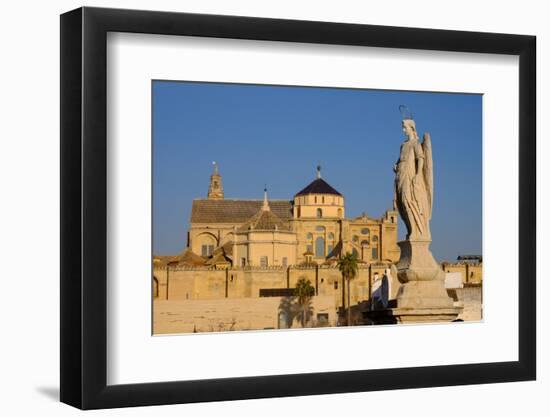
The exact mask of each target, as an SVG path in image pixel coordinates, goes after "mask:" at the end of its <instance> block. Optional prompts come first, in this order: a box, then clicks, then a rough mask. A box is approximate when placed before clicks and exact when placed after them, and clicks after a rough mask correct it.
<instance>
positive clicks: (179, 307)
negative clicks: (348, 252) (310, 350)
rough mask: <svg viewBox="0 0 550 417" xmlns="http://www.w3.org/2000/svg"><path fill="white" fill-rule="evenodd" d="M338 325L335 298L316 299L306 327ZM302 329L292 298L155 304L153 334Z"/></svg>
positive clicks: (185, 301) (181, 301)
mask: <svg viewBox="0 0 550 417" xmlns="http://www.w3.org/2000/svg"><path fill="white" fill-rule="evenodd" d="M325 318H326V319H325ZM336 322H337V315H336V308H335V306H334V303H333V298H332V297H322V296H316V297H313V299H312V301H311V307H310V309H309V314H308V322H307V327H324V326H335V325H336ZM299 327H301V316H300V313H299V310H298V308H297V307H296V304H295V300H293V299H292V298H291V297H267V298H233V299H219V300H177V301H172V300H169V301H166V300H161V299H156V300H155V301H154V308H153V333H154V334H166V333H191V332H197V333H202V332H221V331H238V330H262V329H280V328H299Z"/></svg>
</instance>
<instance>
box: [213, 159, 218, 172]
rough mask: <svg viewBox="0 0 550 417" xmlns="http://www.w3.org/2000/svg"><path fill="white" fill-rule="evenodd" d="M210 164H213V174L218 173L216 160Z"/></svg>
mask: <svg viewBox="0 0 550 417" xmlns="http://www.w3.org/2000/svg"><path fill="white" fill-rule="evenodd" d="M212 165H214V175H218V163H217V162H216V161H212Z"/></svg>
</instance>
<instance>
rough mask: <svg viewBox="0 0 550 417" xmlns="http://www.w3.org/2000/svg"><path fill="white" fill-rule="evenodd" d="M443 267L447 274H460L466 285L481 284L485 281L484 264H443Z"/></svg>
mask: <svg viewBox="0 0 550 417" xmlns="http://www.w3.org/2000/svg"><path fill="white" fill-rule="evenodd" d="M441 267H442V268H443V270H444V271H445V272H459V273H460V274H461V276H462V282H463V283H464V284H480V283H481V282H482V281H483V265H482V264H469V263H466V262H464V263H447V262H443V263H442V264H441Z"/></svg>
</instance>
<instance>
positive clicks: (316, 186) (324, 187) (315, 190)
mask: <svg viewBox="0 0 550 417" xmlns="http://www.w3.org/2000/svg"><path fill="white" fill-rule="evenodd" d="M306 194H334V195H340V196H341V195H342V194H340V193H339V192H338V191H336V190H335V189H334V188H332V186H331V185H330V184H329V183H328V182H326V181H325V180H324V179H322V178H317V179H315V180H313V181H312V182H311V183H310V184H309V185H308V186H307V187H306V188H304V189H303V190H302V191H300V192H299V193H298V194H296V195H297V196H298V195H306Z"/></svg>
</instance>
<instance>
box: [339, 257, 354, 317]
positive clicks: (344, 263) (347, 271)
mask: <svg viewBox="0 0 550 417" xmlns="http://www.w3.org/2000/svg"><path fill="white" fill-rule="evenodd" d="M357 264H358V259H357V255H356V254H355V253H350V252H347V253H346V254H345V255H344V256H342V257H341V258H340V259H339V260H338V269H339V270H340V272H341V273H342V280H345V281H347V283H348V319H347V325H348V326H350V325H351V304H350V291H349V282H350V281H351V280H352V279H354V278H355V277H356V276H357ZM342 291H344V288H343V286H342ZM343 307H344V308H345V307H346V306H343Z"/></svg>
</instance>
